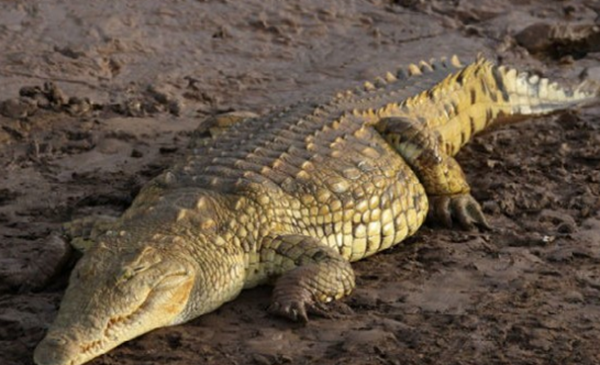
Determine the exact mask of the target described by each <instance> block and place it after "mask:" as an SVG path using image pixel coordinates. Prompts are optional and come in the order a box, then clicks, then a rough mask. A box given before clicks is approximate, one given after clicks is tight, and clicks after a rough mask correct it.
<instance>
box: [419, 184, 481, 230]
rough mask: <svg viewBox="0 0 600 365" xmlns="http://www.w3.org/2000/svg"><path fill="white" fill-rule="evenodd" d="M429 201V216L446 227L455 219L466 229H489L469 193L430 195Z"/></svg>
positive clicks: (479, 208) (477, 204) (450, 225)
mask: <svg viewBox="0 0 600 365" xmlns="http://www.w3.org/2000/svg"><path fill="white" fill-rule="evenodd" d="M429 201H430V205H431V208H430V209H429V216H430V218H431V219H432V220H434V221H435V222H440V223H441V224H443V225H444V226H446V227H452V224H453V221H456V222H457V223H458V225H459V226H461V227H462V228H463V229H466V230H473V229H474V228H475V227H479V228H481V229H486V230H489V229H491V226H490V225H489V223H488V222H487V220H486V219H485V215H484V214H483V212H482V211H481V206H480V205H479V203H478V202H477V200H475V198H473V196H472V195H471V194H468V193H467V194H457V195H439V196H430V197H429Z"/></svg>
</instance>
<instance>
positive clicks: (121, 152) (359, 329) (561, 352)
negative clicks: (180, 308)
mask: <svg viewBox="0 0 600 365" xmlns="http://www.w3.org/2000/svg"><path fill="white" fill-rule="evenodd" d="M599 12H600V6H598V4H597V3H596V2H594V1H580V0H573V1H546V0H528V1H516V0H514V1H510V0H500V1H491V0H489V1H477V0H465V1H433V2H426V1H419V0H402V1H377V0H372V1H327V2H325V1H318V0H313V1H310V0H307V1H285V2H284V1H274V0H271V1H263V0H256V1H243V2H242V1H238V2H235V1H226V0H223V1H210V0H206V1H185V0H182V1H173V2H163V1H144V2H137V1H105V2H76V1H60V0H48V1H44V2H37V1H7V0H0V100H4V102H3V103H2V104H1V108H0V113H1V115H0V364H2V365H4V364H6V365H12V364H32V363H33V362H32V360H31V356H32V350H33V348H34V346H35V345H36V343H37V342H38V341H39V340H40V339H41V338H42V336H43V334H44V331H45V329H46V328H47V326H48V324H49V323H50V322H51V321H52V319H53V317H54V316H55V314H56V310H57V308H58V305H59V302H60V299H61V297H62V295H63V291H64V289H65V286H66V282H67V280H66V278H67V275H68V272H69V270H70V268H71V267H72V264H73V256H72V255H69V253H68V252H65V250H64V247H63V246H61V245H60V244H58V243H57V240H56V239H55V238H54V237H53V236H52V232H54V231H57V230H58V229H59V226H60V224H61V223H62V222H65V221H68V220H69V219H72V218H74V217H81V216H85V215H89V214H99V213H102V214H112V215H118V214H119V213H121V212H122V211H123V210H124V209H126V207H127V206H128V205H129V204H130V202H131V200H132V198H133V197H134V196H135V194H136V192H137V191H138V190H139V188H140V187H141V186H142V185H143V184H144V182H145V181H147V180H148V179H150V178H151V177H153V176H155V175H157V174H158V173H159V172H160V171H161V170H162V169H164V168H165V167H166V166H168V165H169V164H170V163H171V162H172V161H174V160H175V159H177V158H179V156H180V155H182V154H183V153H185V148H186V147H185V146H186V144H187V141H188V139H189V136H190V134H191V131H193V130H194V128H195V127H196V126H197V125H199V124H200V123H201V122H202V121H203V120H204V119H206V117H208V116H210V115H214V114H218V113H222V112H226V111H230V110H251V111H254V112H257V113H264V112H266V111H268V110H271V109H273V108H277V107H281V106H284V105H287V104H289V103H291V102H294V101H297V100H300V99H302V98H305V97H319V95H325V94H328V93H332V92H333V91H335V90H337V89H343V88H349V87H354V86H356V85H358V84H359V81H361V80H365V79H372V78H373V77H375V76H377V75H382V74H384V73H385V72H386V71H388V70H394V69H397V67H398V66H399V65H402V64H406V63H409V62H413V61H418V60H420V59H430V58H432V57H440V56H444V55H451V54H454V53H456V54H458V55H459V56H461V57H462V58H463V59H465V60H472V59H473V58H474V57H475V55H476V54H477V53H478V52H482V53H483V54H485V55H487V56H488V57H489V58H491V59H493V60H495V61H497V62H500V63H506V64H510V65H515V66H519V68H521V69H525V70H530V71H533V72H536V73H539V74H542V75H546V76H550V77H553V78H558V79H563V80H568V81H570V82H575V81H577V80H578V79H580V78H591V79H595V80H599V79H600V63H599V60H600V53H598V51H600V47H599V44H600V42H599V38H600V37H599V33H598V28H594V25H595V24H596V27H597V26H598V23H597V22H598V16H599ZM19 93H21V97H20V98H19ZM459 159H460V161H461V163H462V166H463V167H464V170H465V171H466V174H467V176H468V179H469V181H470V182H471V184H472V186H473V191H474V195H475V197H476V198H477V199H478V200H479V201H480V202H481V203H482V205H483V207H484V209H485V211H486V214H487V216H488V217H489V220H490V222H491V223H492V224H493V226H494V230H493V231H491V232H463V231H459V230H449V229H442V228H439V227H429V226H425V227H423V228H422V229H421V230H420V232H419V233H418V234H417V235H416V236H414V237H413V238H411V239H409V240H407V241H406V242H405V243H404V244H402V245H399V246H398V247H396V248H393V249H391V250H389V251H387V252H384V253H381V254H379V255H376V256H374V257H372V258H370V259H367V260H364V261H362V262H359V263H357V264H356V265H354V267H355V269H356V272H357V289H356V291H355V293H354V294H352V295H351V296H350V297H348V298H345V299H344V300H342V301H341V304H340V305H339V306H338V307H339V308H338V309H339V310H340V312H341V313H342V314H341V315H340V318H337V319H333V320H332V319H325V318H314V319H313V320H312V321H311V322H310V323H309V325H307V326H301V325H297V324H292V323H288V322H286V321H283V320H280V319H277V318H273V317H271V316H269V315H268V314H267V313H266V311H265V308H266V307H267V306H268V304H269V294H270V289H269V288H257V289H255V290H249V291H246V292H244V293H243V294H242V295H241V296H240V297H239V298H238V299H237V300H235V301H234V302H232V303H229V304H227V305H225V306H224V307H222V308H221V309H219V310H217V311H216V312H214V313H212V314H209V315H206V316H204V317H202V318H198V319H196V320H194V321H191V322H190V323H187V324H184V325H180V326H176V327H173V328H164V329H160V330H157V331H154V332H152V333H149V334H147V335H144V336H142V337H141V338H138V339H135V340H133V341H131V342H129V343H127V344H124V345H122V346H120V347H119V348H117V349H115V350H113V351H111V352H110V353H109V354H107V355H104V356H102V357H100V358H97V359H96V360H94V361H92V362H91V364H96V365H100V364H122V365H141V364H166V363H168V364H172V365H176V364H258V365H266V364H286V363H289V364H598V363H600V354H599V353H600V351H599V350H598V339H600V213H599V211H600V108H598V107H595V108H594V107H592V108H588V109H585V110H582V111H580V112H577V113H576V112H570V113H566V114H562V115H558V116H552V117H545V118H540V119H536V120H529V121H526V122H523V123H521V124H518V125H511V126H506V127H504V128H499V129H495V130H493V131H490V132H488V133H486V134H485V135H482V136H479V137H478V138H476V139H475V141H474V142H473V143H471V144H470V145H469V146H468V148H466V149H465V150H464V151H462V152H461V153H460V155H459Z"/></svg>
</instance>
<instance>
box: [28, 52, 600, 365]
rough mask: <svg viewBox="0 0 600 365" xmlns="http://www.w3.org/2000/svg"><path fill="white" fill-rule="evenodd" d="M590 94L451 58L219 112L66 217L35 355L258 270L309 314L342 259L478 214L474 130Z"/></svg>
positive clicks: (75, 358)
mask: <svg viewBox="0 0 600 365" xmlns="http://www.w3.org/2000/svg"><path fill="white" fill-rule="evenodd" d="M596 96H597V92H595V91H594V92H586V91H584V87H583V86H581V85H580V86H579V87H577V88H575V89H567V90H563V89H560V88H559V87H558V86H556V85H554V84H552V85H548V82H547V80H545V79H542V80H540V79H539V78H536V77H535V76H533V77H530V76H529V75H527V74H517V73H516V71H514V70H510V69H507V68H504V67H496V66H494V65H492V64H491V63H489V62H488V61H485V60H484V59H481V58H480V59H478V61H477V62H475V63H474V64H472V65H470V66H468V67H466V68H461V66H460V65H459V62H458V60H457V59H453V60H452V61H451V62H450V63H448V64H447V63H446V62H445V61H442V62H440V63H432V64H428V63H425V62H422V63H421V64H419V66H417V65H411V66H410V67H409V68H408V73H406V72H404V71H400V72H398V74H397V75H391V74H388V75H387V76H386V77H385V79H379V80H377V81H376V82H375V83H374V84H372V83H367V84H365V87H364V88H362V89H360V90H354V91H348V92H343V93H340V94H338V95H336V96H335V97H333V98H331V99H329V100H326V101H325V102H322V103H315V102H311V101H308V102H301V103H299V104H296V105H294V106H292V107H289V108H287V109H284V110H282V111H280V112H276V113H273V114H270V115H267V116H265V117H256V118H247V119H244V118H242V117H239V118H235V117H233V119H231V118H230V119H227V121H226V122H225V123H221V125H219V124H218V123H217V125H213V126H212V127H214V128H212V130H213V131H217V132H218V133H217V134H218V135H217V136H214V137H212V138H210V137H209V138H204V139H198V140H196V141H194V143H193V146H194V148H193V151H192V153H190V154H189V156H188V157H187V158H186V159H185V160H183V161H181V162H180V163H179V164H177V165H175V166H173V167H172V168H171V169H169V170H168V171H166V172H165V173H163V174H162V175H160V176H159V177H157V178H155V179H154V180H152V181H151V182H150V183H149V184H148V185H147V186H146V187H145V188H144V189H142V191H141V192H140V194H139V195H138V197H137V198H136V200H135V201H134V203H133V205H132V206H131V207H130V208H129V209H128V210H127V211H126V212H125V213H124V214H123V216H122V217H121V218H119V219H112V220H110V219H101V220H99V221H98V222H97V223H95V224H93V223H90V222H91V221H90V220H80V221H76V222H73V223H72V224H70V225H69V226H68V227H67V228H68V231H69V232H70V233H71V235H74V234H75V233H79V234H82V235H83V237H74V238H75V239H74V240H73V241H72V243H73V244H74V245H75V246H76V247H77V248H79V249H81V250H84V251H85V253H84V255H83V258H82V259H81V260H80V261H79V262H78V264H77V266H76V267H75V269H74V270H73V273H72V275H71V279H70V282H69V287H68V289H67V292H66V293H65V297H64V299H63V302H62V304H61V307H60V310H59V313H58V316H57V318H56V320H55V322H54V324H53V325H52V327H51V328H50V330H49V331H48V333H47V335H46V337H45V339H44V340H43V341H42V342H41V343H40V344H39V345H38V347H37V348H36V350H35V354H34V359H35V362H36V364H38V365H78V364H82V363H84V362H86V361H88V360H90V359H92V358H94V357H96V356H98V355H100V354H103V353H105V352H107V351H109V350H110V349H112V348H114V347H116V346H118V345H119V344H120V343H123V342H125V341H128V340H130V339H132V338H134V337H136V336H139V335H140V334H142V333H145V332H148V331H150V330H152V329H155V328H158V327H162V326H169V325H175V324H178V323H182V322H185V321H187V320H190V319H192V318H195V317H198V316H200V315H202V314H204V313H207V312H210V311H212V310H214V309H216V308H217V307H219V306H220V305H221V304H223V303H225V302H227V301H229V300H232V299H233V298H235V297H236V296H237V295H238V294H239V292H240V291H241V290H242V289H243V288H249V287H253V286H256V285H259V284H263V283H274V285H275V288H274V291H273V303H272V306H271V311H273V312H274V313H276V314H280V315H283V316H286V317H289V318H292V319H300V320H304V321H305V320H307V314H306V313H307V311H311V310H312V311H317V312H318V311H320V310H322V303H326V302H329V301H331V300H334V299H338V298H341V297H342V296H344V295H348V294H349V293H350V292H351V291H352V289H353V287H354V273H353V271H352V268H351V267H350V264H349V262H351V261H356V260H360V259H362V258H365V257H367V256H370V255H372V254H374V253H376V252H379V251H381V250H385V249H387V248H389V247H391V246H393V245H395V244H397V243H399V242H401V241H402V240H403V239H405V238H406V237H408V236H410V235H412V234H413V233H415V232H416V231H417V229H418V228H419V227H420V226H421V224H422V223H423V221H424V220H425V218H426V216H427V215H428V214H429V215H431V216H433V217H434V218H436V219H438V220H439V221H441V222H442V223H446V224H448V225H450V224H452V222H453V221H456V222H457V223H458V224H460V225H462V226H464V227H467V228H470V227H473V226H481V227H487V222H486V220H485V217H484V216H483V214H482V213H481V209H480V207H479V204H478V203H477V202H476V201H475V200H474V199H473V198H472V197H471V195H470V192H469V185H468V184H467V182H466V180H465V177H464V175H463V173H462V171H461V169H460V166H459V165H458V164H457V163H456V161H455V160H454V158H453V157H452V156H453V155H454V154H456V153H457V152H458V150H459V149H460V147H461V146H462V145H464V144H465V143H466V142H467V141H468V140H469V139H470V138H471V136H472V135H474V134H475V133H477V132H479V131H482V130H483V129H484V128H486V127H487V126H488V125H490V124H491V123H492V122H493V121H494V120H497V119H498V117H504V118H515V117H517V116H521V115H530V114H536V115H539V114H547V113H551V112H554V111H556V110H560V109H564V108H568V107H571V106H573V105H576V104H581V103H583V102H587V101H589V100H592V99H593V98H595V97H596ZM242 119H244V120H242ZM229 124H233V125H232V126H228V125H229Z"/></svg>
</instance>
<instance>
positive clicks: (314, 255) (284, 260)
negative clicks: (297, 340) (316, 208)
mask: <svg viewBox="0 0 600 365" xmlns="http://www.w3.org/2000/svg"><path fill="white" fill-rule="evenodd" d="M260 261H261V265H262V267H263V269H264V270H265V271H266V273H267V275H268V276H269V277H271V278H276V281H275V288H274V289H273V299H272V304H271V307H270V308H269V310H270V312H272V313H274V314H277V315H281V316H284V317H287V318H290V319H292V320H300V321H303V322H306V321H308V317H307V311H308V312H316V313H322V312H323V311H324V309H323V308H324V307H323V306H322V304H323V303H327V302H330V301H332V300H334V299H339V298H341V297H343V296H345V295H348V294H350V292H351V291H352V289H353V288H354V271H353V270H352V267H351V266H350V263H349V262H348V261H346V260H344V258H343V257H342V256H341V255H340V254H339V253H338V252H337V251H336V250H334V249H333V248H331V247H328V246H326V245H325V244H323V243H322V242H321V241H319V240H318V239H316V238H313V237H308V236H303V235H281V236H272V237H267V238H266V239H265V240H264V242H263V246H262V248H261V250H260Z"/></svg>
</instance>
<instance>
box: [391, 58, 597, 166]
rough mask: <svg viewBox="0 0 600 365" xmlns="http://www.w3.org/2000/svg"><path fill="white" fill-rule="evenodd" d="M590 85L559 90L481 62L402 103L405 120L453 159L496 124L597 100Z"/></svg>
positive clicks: (540, 81) (531, 76) (553, 84)
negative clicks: (422, 126)
mask: <svg viewBox="0 0 600 365" xmlns="http://www.w3.org/2000/svg"><path fill="white" fill-rule="evenodd" d="M599 95H600V91H599V89H598V88H597V87H596V88H594V87H593V86H592V85H591V83H587V82H584V83H581V84H579V85H577V86H575V87H572V88H566V87H561V86H559V85H558V84H556V83H550V82H549V81H548V79H545V78H540V77H538V76H537V75H532V74H529V73H526V72H520V73H519V72H517V71H516V70H515V69H512V68H508V67H505V66H496V65H494V64H493V63H492V62H490V61H488V60H486V59H485V58H483V57H481V56H480V57H478V59H477V61H476V62H474V63H472V64H470V65H468V66H466V67H464V68H463V69H461V70H460V71H458V72H456V73H453V74H451V75H449V76H448V77H446V78H445V79H444V80H443V81H441V82H440V83H438V84H437V85H435V86H434V87H433V88H431V89H429V90H426V91H423V92H422V93H420V94H418V95H416V96H414V97H412V98H410V99H407V100H406V101H405V102H404V103H403V105H404V107H405V110H407V112H408V114H409V115H413V116H417V117H420V118H421V119H422V120H424V121H425V123H426V124H427V126H428V128H429V129H430V130H433V131H435V132H437V133H438V135H439V136H440V139H441V142H442V143H443V147H444V150H445V151H446V152H447V153H448V154H449V155H454V154H456V153H457V152H458V151H459V150H460V147H462V146H463V145H464V144H466V143H467V142H468V141H469V140H470V139H471V137H472V136H473V135H474V134H476V133H478V132H481V131H483V130H484V129H486V128H487V127H488V126H490V125H491V124H492V123H494V122H497V121H508V122H510V121H517V120H521V119H524V117H525V116H529V115H544V114H550V113H553V112H556V111H559V110H564V109H568V108H571V107H574V106H578V105H582V104H588V103H591V102H592V101H595V100H598V96H599Z"/></svg>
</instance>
